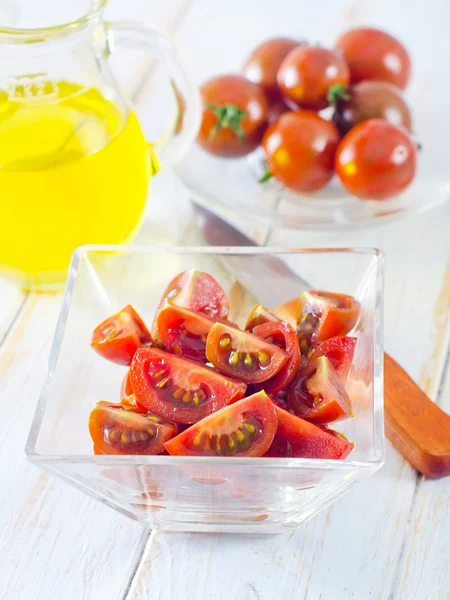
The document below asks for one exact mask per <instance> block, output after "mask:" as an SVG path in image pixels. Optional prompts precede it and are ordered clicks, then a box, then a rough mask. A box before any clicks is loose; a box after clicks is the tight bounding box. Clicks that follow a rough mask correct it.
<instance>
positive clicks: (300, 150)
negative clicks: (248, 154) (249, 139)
mask: <svg viewBox="0 0 450 600" xmlns="http://www.w3.org/2000/svg"><path fill="white" fill-rule="evenodd" d="M338 143H339V132H338V130H337V129H336V127H335V126H334V125H333V123H330V122H329V121H325V119H322V118H321V117H319V115H317V114H316V113H314V112H313V111H310V110H303V111H298V112H287V113H285V114H284V115H281V117H280V118H279V119H278V120H277V121H275V123H273V124H272V125H270V127H269V128H268V129H267V131H266V133H265V134H264V138H263V148H264V152H265V154H266V160H267V168H268V170H269V171H270V173H271V174H272V175H273V176H274V177H275V178H276V179H278V181H280V182H281V183H282V184H283V185H285V186H286V187H288V188H290V189H293V190H295V191H297V192H314V191H316V190H320V189H321V188H323V187H324V186H325V185H326V184H327V183H328V182H329V181H330V179H331V178H332V177H333V173H334V155H335V152H336V149H337V146H338Z"/></svg>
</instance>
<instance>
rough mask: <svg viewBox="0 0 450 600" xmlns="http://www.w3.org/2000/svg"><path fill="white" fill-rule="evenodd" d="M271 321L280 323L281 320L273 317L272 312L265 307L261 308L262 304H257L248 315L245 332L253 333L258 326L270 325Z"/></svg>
mask: <svg viewBox="0 0 450 600" xmlns="http://www.w3.org/2000/svg"><path fill="white" fill-rule="evenodd" d="M271 321H279V319H278V317H276V316H275V315H273V314H272V313H271V312H270V310H268V309H267V308H264V306H261V304H255V306H254V307H253V308H252V310H251V311H250V314H249V315H248V319H247V323H246V324H245V330H246V331H250V332H251V333H253V329H254V328H255V327H256V326H257V325H262V324H263V323H270V322H271Z"/></svg>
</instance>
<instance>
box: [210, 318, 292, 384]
mask: <svg viewBox="0 0 450 600" xmlns="http://www.w3.org/2000/svg"><path fill="white" fill-rule="evenodd" d="M206 356H207V357H208V360H209V362H211V363H212V364H213V365H214V366H215V367H216V369H218V370H219V371H220V372H221V373H225V375H229V376H230V377H235V378H236V379H239V380H241V381H245V383H259V382H261V381H267V379H270V378H271V377H273V376H274V375H275V374H276V373H278V371H279V370H280V369H281V367H283V366H284V365H285V364H286V363H287V361H288V359H289V356H288V354H287V353H286V352H285V351H284V350H282V349H281V348H278V346H275V344H269V343H268V342H265V341H264V340H262V339H260V338H258V337H256V335H253V334H252V333H248V332H247V331H240V330H239V329H236V328H235V327H230V326H229V325H225V324H223V323H216V324H215V325H213V327H212V328H211V330H210V332H209V334H208V339H207V341H206Z"/></svg>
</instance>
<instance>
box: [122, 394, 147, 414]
mask: <svg viewBox="0 0 450 600" xmlns="http://www.w3.org/2000/svg"><path fill="white" fill-rule="evenodd" d="M120 404H121V406H122V407H123V408H124V409H125V410H134V412H138V413H143V414H147V413H148V410H147V409H146V408H145V407H144V406H142V405H141V404H139V402H138V401H137V400H136V396H135V395H134V394H133V391H131V394H128V395H127V396H122V399H121V400H120Z"/></svg>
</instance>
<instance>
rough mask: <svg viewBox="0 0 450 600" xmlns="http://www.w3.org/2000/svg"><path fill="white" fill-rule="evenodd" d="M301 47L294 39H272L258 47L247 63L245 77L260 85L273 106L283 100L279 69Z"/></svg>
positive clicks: (244, 70)
mask: <svg viewBox="0 0 450 600" xmlns="http://www.w3.org/2000/svg"><path fill="white" fill-rule="evenodd" d="M299 45H300V42H298V41H297V40H294V39H292V38H285V37H279V38H272V39H270V40H266V41H265V42H263V43H262V44H260V45H259V46H257V47H256V48H255V49H254V50H253V51H252V53H251V54H250V56H249V57H248V58H247V60H246V61H245V64H244V67H243V70H242V73H243V75H244V77H245V78H246V79H248V80H249V81H253V83H256V84H257V85H259V86H260V87H261V88H262V89H263V90H264V92H265V94H266V96H267V99H268V100H269V102H270V103H271V104H272V103H273V102H276V101H278V100H280V99H281V93H280V88H279V87H278V84H277V73H278V69H279V68H280V66H281V63H282V62H283V59H284V58H285V57H286V56H287V55H288V54H289V52H290V51H291V50H293V49H294V48H296V47H297V46H299Z"/></svg>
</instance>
